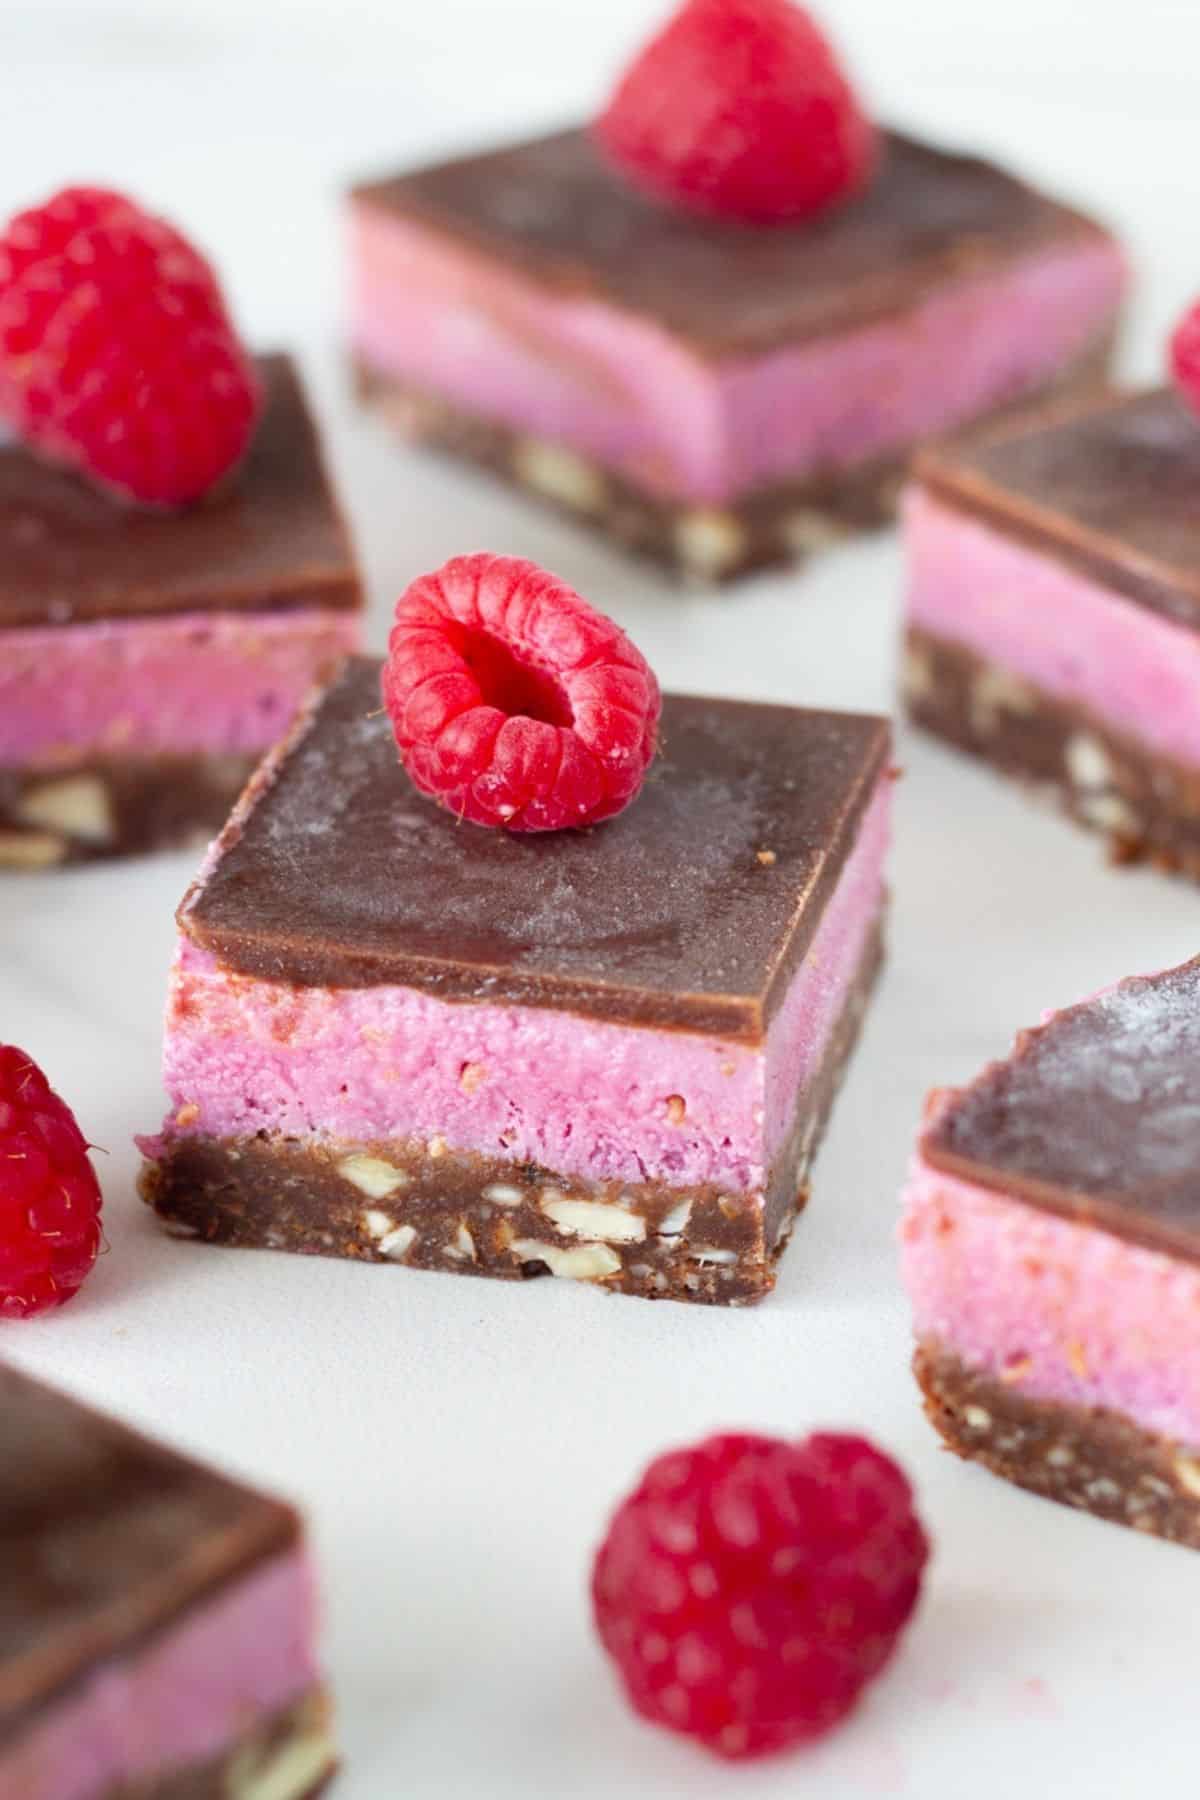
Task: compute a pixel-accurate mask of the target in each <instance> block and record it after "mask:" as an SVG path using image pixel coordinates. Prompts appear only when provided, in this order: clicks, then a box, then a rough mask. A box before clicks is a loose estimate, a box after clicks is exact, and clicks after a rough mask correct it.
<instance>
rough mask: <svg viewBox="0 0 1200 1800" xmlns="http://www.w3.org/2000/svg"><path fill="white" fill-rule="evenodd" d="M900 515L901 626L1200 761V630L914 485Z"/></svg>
mask: <svg viewBox="0 0 1200 1800" xmlns="http://www.w3.org/2000/svg"><path fill="white" fill-rule="evenodd" d="M904 518H905V536H906V539H907V545H908V559H909V575H908V621H909V623H910V625H914V626H916V627H918V628H919V629H920V630H922V631H927V632H929V633H930V634H931V635H932V636H934V637H939V638H943V639H945V640H946V641H947V642H948V643H951V644H960V645H963V646H964V647H965V648H966V649H968V650H973V651H974V652H975V654H976V655H977V656H981V657H983V658H984V659H985V660H986V661H988V662H991V663H995V664H996V665H997V666H998V667H1000V668H1002V669H1006V670H1009V671H1010V672H1012V673H1013V674H1016V675H1020V676H1022V677H1024V679H1025V680H1026V681H1029V682H1031V683H1032V684H1033V685H1034V686H1035V687H1037V688H1040V689H1041V690H1042V691H1043V692H1044V693H1046V694H1049V695H1051V696H1052V697H1053V698H1054V699H1056V700H1063V701H1068V702H1070V703H1072V704H1074V705H1079V706H1084V707H1086V708H1087V709H1088V710H1089V711H1091V712H1093V713H1095V714H1096V715H1097V717H1098V718H1101V719H1103V720H1105V721H1106V722H1107V723H1108V724H1110V725H1111V726H1113V727H1114V728H1117V729H1121V730H1124V731H1125V732H1127V733H1128V734H1129V735H1130V736H1131V737H1135V738H1137V739H1139V740H1140V741H1141V742H1142V743H1144V744H1146V745H1148V746H1149V747H1150V748H1151V749H1152V750H1155V751H1157V752H1159V753H1160V754H1161V755H1164V756H1170V757H1173V758H1174V759H1175V760H1177V761H1179V762H1183V763H1188V764H1192V765H1200V636H1198V635H1197V634H1196V633H1195V632H1194V631H1188V630H1185V628H1184V627H1183V626H1181V625H1173V624H1172V623H1171V622H1170V621H1169V620H1168V619H1163V618H1160V617H1159V616H1158V615H1157V614H1156V613H1153V612H1150V611H1149V610H1148V609H1147V608H1146V607H1144V606H1138V605H1135V603H1134V602H1133V601H1132V600H1126V599H1124V598H1123V597H1122V596H1121V595H1120V594H1118V593H1115V592H1114V591H1113V590H1112V589H1111V588H1105V587H1101V586H1100V585H1099V584H1098V583H1096V582H1094V581H1089V580H1088V579H1087V578H1086V577H1085V576H1083V575H1077V574H1075V573H1074V572H1073V571H1072V570H1070V569H1068V568H1066V567H1065V566H1064V565H1063V564H1062V563H1060V562H1057V561H1056V560H1055V558H1054V557H1053V555H1043V554H1041V553H1039V552H1038V551H1036V550H1031V549H1028V548H1027V547H1026V546H1025V545H1023V544H1019V543H1016V542H1015V541H1013V540H1012V539H1010V538H1007V537H1005V536H1004V535H1003V533H1002V532H1000V531H997V530H993V529H992V528H991V527H989V526H987V525H982V524H980V523H979V522H978V521H977V520H975V519H973V518H969V517H967V516H966V515H964V514H962V513H959V512H956V511H955V510H954V509H953V508H952V507H948V506H943V505H941V504H939V502H938V501H936V500H934V499H931V498H930V496H929V495H928V494H925V493H923V492H922V491H921V490H920V489H919V488H916V489H913V490H912V491H911V492H910V493H909V495H908V496H907V499H906V501H905V506H904Z"/></svg>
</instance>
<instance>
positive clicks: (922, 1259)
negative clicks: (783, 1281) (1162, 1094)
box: [900, 1156, 1200, 1446]
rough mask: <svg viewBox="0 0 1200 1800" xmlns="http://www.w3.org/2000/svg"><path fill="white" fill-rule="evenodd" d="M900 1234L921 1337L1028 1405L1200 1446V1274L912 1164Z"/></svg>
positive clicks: (1189, 1266)
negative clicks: (1102, 1417)
mask: <svg viewBox="0 0 1200 1800" xmlns="http://www.w3.org/2000/svg"><path fill="white" fill-rule="evenodd" d="M900 1235H901V1261H902V1268H903V1274H904V1283H905V1286H906V1287H907V1289H908V1293H909V1297H910V1299H911V1301H912V1306H913V1316H914V1323H915V1327H916V1333H917V1336H918V1338H921V1339H926V1338H928V1339H933V1340H934V1341H936V1343H937V1344H938V1345H939V1346H940V1347H941V1348H943V1349H945V1350H949V1351H951V1352H952V1353H953V1354H954V1355H956V1356H958V1357H960V1358H961V1359H962V1361H963V1362H964V1363H966V1364H967V1366H968V1367H970V1368H973V1369H981V1370H983V1371H985V1372H986V1373H987V1374H989V1375H993V1376H996V1377H998V1378H999V1379H1001V1380H1008V1381H1012V1382H1013V1384H1014V1387H1018V1391H1019V1392H1020V1393H1022V1394H1028V1395H1030V1396H1032V1397H1033V1398H1035V1399H1040V1400H1049V1401H1055V1402H1062V1403H1065V1404H1068V1405H1072V1406H1100V1407H1106V1408H1108V1409H1110V1410H1111V1411H1113V1412H1117V1413H1122V1414H1124V1415H1125V1417H1126V1418H1129V1419H1132V1420H1133V1421H1134V1423H1135V1424H1137V1425H1140V1426H1141V1427H1142V1428H1143V1429H1144V1430H1146V1431H1149V1432H1155V1433H1161V1434H1162V1435H1163V1436H1165V1437H1168V1438H1172V1439H1175V1440H1177V1441H1180V1442H1182V1443H1185V1444H1188V1445H1193V1446H1195V1445H1200V1268H1198V1267H1196V1266H1195V1265H1194V1264H1190V1263H1186V1262H1181V1261H1177V1260H1176V1259H1174V1258H1172V1257H1169V1256H1164V1255H1163V1254H1162V1253H1161V1252H1159V1251H1155V1250H1144V1249H1141V1248H1140V1247H1138V1246H1137V1245H1135V1244H1128V1243H1125V1242H1124V1241H1123V1240H1121V1239H1120V1238H1116V1237H1113V1236H1112V1235H1111V1234H1109V1233H1108V1232H1104V1231H1099V1230H1097V1229H1096V1228H1095V1227H1093V1226H1089V1225H1079V1224H1075V1223H1073V1222H1071V1221H1069V1220H1065V1219H1059V1218H1055V1217H1053V1216H1052V1215H1050V1214H1048V1213H1045V1212H1042V1211H1040V1210H1038V1209H1036V1208H1034V1207H1031V1206H1027V1205H1025V1204H1023V1203H1022V1202H1020V1201H1017V1200H1009V1199H1006V1198H1005V1197H1004V1196H1003V1195H1002V1194H997V1193H993V1192H992V1191H991V1190H990V1189H988V1188H983V1187H979V1186H977V1185H976V1184H975V1183H973V1182H967V1181H961V1180H958V1179H956V1178H955V1177H953V1176H950V1175H945V1174H942V1173H941V1172H940V1171H939V1170H937V1169H934V1168H932V1167H930V1166H929V1165H928V1164H927V1163H925V1162H924V1161H923V1160H922V1159H921V1158H920V1157H919V1156H918V1158H917V1160H916V1162H915V1163H914V1166H913V1171H912V1175H911V1179H910V1183H909V1187H908V1192H907V1195H906V1201H905V1210H904V1218H903V1223H902V1225H901V1229H900Z"/></svg>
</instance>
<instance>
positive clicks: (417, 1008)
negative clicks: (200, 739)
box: [143, 659, 891, 1303]
mask: <svg viewBox="0 0 1200 1800" xmlns="http://www.w3.org/2000/svg"><path fill="white" fill-rule="evenodd" d="M663 739H664V743H665V752H664V754H663V755H662V756H661V757H660V759H659V761H658V763H657V764H656V765H655V767H654V770H653V772H652V775H651V778H650V780H649V781H648V782H647V784H646V787H645V789H644V790H643V792H642V794H641V796H640V797H639V798H638V800H637V802H636V804H635V805H632V806H630V807H629V809H628V810H627V811H625V812H623V813H621V815H620V816H619V817H617V818H615V819H612V820H611V821H610V822H609V823H607V824H604V825H602V826H598V827H596V828H595V829H593V830H590V831H555V832H544V833H540V834H531V835H526V836H520V835H517V834H514V833H511V832H506V831H499V830H487V829H482V828H480V827H478V826H473V825H469V824H464V823H463V822H462V821H461V820H460V819H457V818H456V817H455V816H454V814H453V813H451V812H448V811H445V810H441V809H439V808H438V807H436V806H434V805H433V804H431V802H430V801H429V800H427V799H425V798H423V797H422V796H421V795H420V794H419V793H417V792H416V791H415V790H414V788H413V787H412V786H411V785H410V783H409V781H408V778H407V776H406V775H405V774H404V772H403V770H402V769H400V767H399V766H398V764H397V761H396V745H395V742H394V740H393V736H392V732H391V728H390V725H389V722H388V719H387V718H386V717H385V716H383V714H382V713H381V712H380V708H379V666H378V664H376V663H374V662H370V661H366V660H361V659H356V660H354V661H352V662H351V663H350V664H349V665H348V667H347V668H346V670H345V672H344V673H343V674H342V675H341V677H340V678H339V680H338V681H337V682H336V684H335V685H334V686H333V687H332V688H331V689H330V690H329V691H328V692H327V693H326V694H325V695H324V696H323V697H321V698H320V699H318V700H317V701H315V702H314V703H313V705H312V706H311V707H310V709H309V710H308V711H307V713H306V714H305V715H304V716H303V717H302V719H301V720H300V721H299V722H298V724H297V726H296V728H295V731H294V732H293V734H292V736H291V738H290V740H289V741H288V742H287V743H286V744H285V745H283V746H281V748H280V749H279V750H278V751H277V752H276V753H275V754H274V755H273V756H272V757H271V758H269V759H268V761H267V763H266V764H264V766H263V768H262V769H261V770H260V772H259V773H258V775H257V776H256V777H255V779H254V781H253V782H252V783H251V786H250V788H249V789H248V790H247V793H246V795H245V796H244V797H243V799H242V801H241V802H240V803H239V806H238V808H237V810H236V812H235V814H234V817H233V819H232V820H231V822H230V824H229V826H228V828H227V829H226V831H225V832H224V833H223V835H222V836H221V838H220V839H219V840H218V842H217V843H216V844H215V845H214V846H213V849H212V852H211V853H210V857H209V859H208V861H207V864H206V866H205V868H204V870H203V871H202V873H201V875H200V877H199V879H198V880H197V882H196V883H195V885H194V886H193V887H192V889H191V891H190V893H189V894H188V895H187V897H186V899H185V901H184V903H183V905H182V908H181V910H180V913H179V943H178V950H177V954H176V958H175V964H174V970H173V973H172V976H171V986H170V996H169V1000H168V1008H167V1028H166V1053H165V1072H166V1083H167V1087H168V1090H169V1094H170V1111H169V1113H168V1115H167V1119H166V1123H165V1125H164V1127H163V1130H162V1133H161V1136H159V1137H158V1138H157V1139H153V1140H150V1141H148V1142H144V1143H143V1150H144V1151H145V1153H146V1155H147V1157H148V1163H147V1167H146V1171H145V1175H144V1181H143V1192H144V1194H145V1197H146V1198H147V1200H148V1201H149V1202H150V1203H151V1204H152V1205H153V1206H154V1208H155V1209H156V1210H157V1212H158V1213H159V1214H160V1215H161V1216H162V1218H163V1219H164V1220H166V1221H167V1223H168V1224H169V1226H170V1227H171V1228H172V1229H173V1230H175V1231H177V1232H181V1233H184V1234H187V1235H193V1236H196V1237H199V1238H202V1239H206V1240H209V1241H215V1242H223V1243H232V1244H249V1245H271V1246H275V1247H277V1248H284V1249H291V1250H300V1251H306V1252H310V1253H315V1254H329V1255H341V1256H349V1257H357V1258H361V1259H366V1260H371V1261H376V1262H396V1263H406V1264H408V1265H409V1266H414V1267H418V1268H425V1269H445V1270H453V1271H458V1272H460V1273H464V1274H481V1275H498V1276H509V1277H521V1276H529V1275H543V1274H546V1273H549V1274H552V1275H558V1276H565V1277H568V1278H575V1279H580V1280H586V1281H591V1282H595V1283H598V1284H600V1285H602V1286H605V1287H608V1288H614V1289H620V1290H623V1291H624V1292H627V1293H632V1294H642V1295H646V1296H649V1297H651V1298H653V1297H656V1296H660V1295H670V1296H674V1297H676V1298H679V1299H685V1300H705V1301H716V1302H730V1303H733V1302H742V1301H749V1300H755V1299H757V1298H759V1297H760V1296H761V1295H762V1294H764V1293H765V1292H766V1291H767V1290H768V1289H769V1288H770V1287H771V1286H772V1284H773V1282H774V1279H775V1270H776V1263H777V1260H778V1257H779V1255H780V1252H781V1250H782V1248H783V1246H784V1244H785V1243H786V1241H787V1238H788V1236H789V1234H790V1232H791V1228H792V1224H793V1221H794V1219H795V1216H796V1212H797V1209H798V1207H799V1206H800V1205H801V1204H802V1203H803V1201H804V1198H805V1195H806V1191H807V1181H808V1171H809V1166H810V1163H811V1160H812V1157H813V1153H814V1150H815V1147H816V1144H817V1141H818V1139H819V1137H820V1134H821V1131H822V1129H823V1127H824V1124H825V1120H826V1117H827V1115H828V1112H829V1108H830V1104H831V1101H832V1098H833V1094H834V1090H835V1089H836V1087H837V1084H838V1081H839V1079H840V1077H841V1074H842V1070H843V1068H844V1065H845V1062H846V1059H847V1056H848V1054H849V1052H850V1049H851V1046H852V1044H853V1041H854V1038H855V1036H856V1033H857V1030H858V1026H859V1022H860V1019H861V1016H862V1012H863V1008H864V1006H865V1004H866V1000H867V996H868V992H869V990H870V987H871V983H872V980H873V978H874V975H875V972H876V969H877V967H878V963H879V958H880V949H881V925H882V911H883V904H884V857H885V849H886V843H887V833H888V805H889V793H890V787H891V769H890V763H889V739H890V734H889V729H888V725H887V722H886V721H885V720H883V719H878V718H870V717H864V716H856V715H850V714H836V713H822V712H800V711H795V710H793V709H791V708H786V707H776V706H762V705H753V704H748V703H739V702H734V701H722V700H701V699H695V698H686V697H678V696H677V697H673V698H671V697H668V699H667V700H666V702H665V706H664V713H663Z"/></svg>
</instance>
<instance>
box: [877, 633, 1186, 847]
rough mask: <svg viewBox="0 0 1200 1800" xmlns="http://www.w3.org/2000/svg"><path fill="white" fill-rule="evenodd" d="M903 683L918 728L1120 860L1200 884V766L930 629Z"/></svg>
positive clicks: (909, 642) (919, 637) (912, 647)
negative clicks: (1041, 796)
mask: <svg viewBox="0 0 1200 1800" xmlns="http://www.w3.org/2000/svg"><path fill="white" fill-rule="evenodd" d="M903 682H904V700H905V705H906V708H907V711H908V714H909V717H910V718H911V719H912V720H913V722H914V723H915V724H917V725H920V726H921V727H922V728H923V729H924V730H925V731H929V732H932V733H933V734H934V736H936V737H940V738H943V739H944V740H945V741H946V742H947V743H950V744H953V745H954V746H955V748H956V749H959V750H965V751H966V752H967V753H968V754H969V755H971V756H977V757H979V758H981V759H982V760H983V761H984V762H987V763H990V764H991V765H992V767H993V768H996V769H999V770H1001V772H1002V773H1004V774H1006V775H1013V776H1016V777H1017V779H1018V780H1021V781H1024V782H1026V783H1028V784H1029V785H1030V786H1031V787H1033V788H1038V789H1041V790H1042V791H1044V792H1046V793H1047V794H1049V795H1050V796H1051V797H1052V798H1053V800H1054V801H1055V803H1056V804H1057V805H1058V806H1059V807H1060V808H1061V810H1062V811H1063V812H1065V813H1066V814H1067V815H1068V816H1069V817H1070V818H1072V819H1075V820H1076V821H1077V822H1078V823H1079V824H1081V825H1086V826H1089V827H1090V828H1091V829H1092V830H1094V831H1099V832H1102V833H1103V834H1104V835H1105V837H1106V838H1107V839H1108V845H1109V851H1110V855H1111V857H1112V860H1113V861H1114V862H1118V863H1130V862H1142V861H1150V862H1153V863H1154V864H1155V865H1156V866H1157V867H1159V868H1161V869H1163V870H1165V871H1166V872H1167V873H1169V874H1184V875H1187V876H1190V877H1191V879H1192V880H1197V881H1200V769H1190V768H1188V767H1186V766H1185V765H1184V764H1183V763H1178V762H1173V761H1172V760H1171V759H1170V758H1169V757H1165V756H1160V755H1158V754H1156V753H1155V752H1153V751H1150V750H1148V749H1146V747H1145V746H1144V745H1142V744H1138V743H1137V742H1136V741H1134V740H1133V739H1132V738H1130V737H1128V736H1125V735H1124V734H1123V733H1121V732H1120V731H1115V730H1113V729H1112V728H1111V727H1110V726H1109V725H1107V724H1106V723H1105V721H1104V720H1103V719H1100V718H1098V717H1096V715H1095V714H1093V713H1090V712H1088V711H1086V710H1085V709H1084V708H1083V707H1080V706H1072V705H1069V704H1067V703H1066V702H1064V701H1060V700H1056V699H1054V698H1052V696H1051V695H1049V694H1046V693H1043V692H1042V691H1041V690H1040V689H1039V688H1036V687H1034V686H1033V684H1032V683H1030V682H1028V681H1026V680H1025V679H1024V678H1023V677H1021V676H1017V675H1014V674H1011V673H1010V672H1009V671H1008V670H1007V669H1003V668H1001V667H1000V665H999V664H997V663H990V662H988V661H986V660H985V659H984V658H983V657H980V656H977V655H976V654H975V652H974V651H972V650H967V649H964V648H963V647H962V646H960V645H958V644H952V643H949V642H948V641H947V640H946V639H944V638H939V637H935V636H933V635H932V634H931V633H929V632H926V631H919V630H916V629H910V630H909V632H908V634H907V639H906V647H905V662H904V672H903Z"/></svg>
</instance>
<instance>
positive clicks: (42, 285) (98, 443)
mask: <svg viewBox="0 0 1200 1800" xmlns="http://www.w3.org/2000/svg"><path fill="white" fill-rule="evenodd" d="M260 401H261V395H260V386H259V380H258V376H257V373H256V371H255V369H254V365H253V364H252V362H251V361H250V359H249V358H248V357H247V355H246V353H245V351H244V350H243V349H242V347H241V344H240V343H239V341H238V339H237V336H236V334H235V332H234V329H233V326H232V324H231V323H230V319H229V315H228V313H227V311H226V308H225V302H224V300H223V298H222V296H221V290H220V288H219V287H218V285H217V280H216V277H215V275H214V274H213V272H212V269H211V268H210V267H209V265H208V263H207V262H206V261H205V260H204V258H203V257H202V256H201V255H200V254H199V252H198V251H197V250H195V249H194V248H193V247H192V245H191V244H189V242H188V241H187V239H186V238H184V237H182V236H181V235H180V233H179V232H177V231H176V230H174V228H173V227H172V226H170V225H168V224H167V223H166V222H165V221H164V220H162V219H157V218H153V217H152V216H151V215H150V214H149V213H145V212H143V211H142V210H141V209H140V207H138V206H136V205H135V204H134V202H133V201H131V200H127V199H125V198H124V197H123V196H122V195H120V194H114V193H111V192H109V191H108V190H107V189H103V188H64V189H63V191H62V192H61V193H59V194H56V195H55V196H54V198H53V199H52V200H50V201H49V202H48V203H47V204H46V205H45V206H42V207H37V208H35V209H33V210H32V211H29V212H25V213H20V214H18V215H17V217H16V218H15V219H13V220H12V221H11V222H10V223H9V225H8V228H7V230H6V231H5V232H4V234H3V236H0V411H3V413H4V414H5V416H6V417H7V418H8V419H9V420H10V421H11V423H12V424H13V425H14V427H15V428H16V430H17V431H18V432H19V433H20V435H21V436H22V437H23V438H24V439H25V441H26V442H27V443H28V444H29V445H30V447H31V448H32V449H33V450H35V451H37V452H38V453H39V454H40V455H43V456H45V457H47V458H48V459H49V460H51V461H54V462H62V463H66V464H67V465H68V466H69V467H72V468H77V469H79V470H80V471H81V472H82V473H83V474H85V475H87V476H89V477H90V478H91V479H92V480H93V481H95V482H96V483H97V484H98V485H99V486H101V487H104V488H107V489H110V490H112V491H113V492H114V493H116V494H118V495H120V496H121V497H123V498H126V499H132V500H136V501H140V502H141V503H142V504H143V505H147V506H164V507H174V506H186V505H189V504H191V503H192V502H194V501H196V500H198V499H200V498H201V497H202V496H203V495H204V494H206V493H207V492H208V491H209V489H210V488H212V487H213V486H215V484H216V483H217V482H218V481H219V480H220V479H221V477H222V476H223V475H224V474H225V473H226V472H227V471H228V470H229V469H230V468H232V467H233V465H234V464H235V463H237V462H238V461H239V460H240V458H241V457H242V456H243V454H244V453H245V450H246V448H247V446H248V444H249V442H250V438H251V436H252V435H253V431H254V427H255V424H256V422H257V419H258V412H259V407H260Z"/></svg>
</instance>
